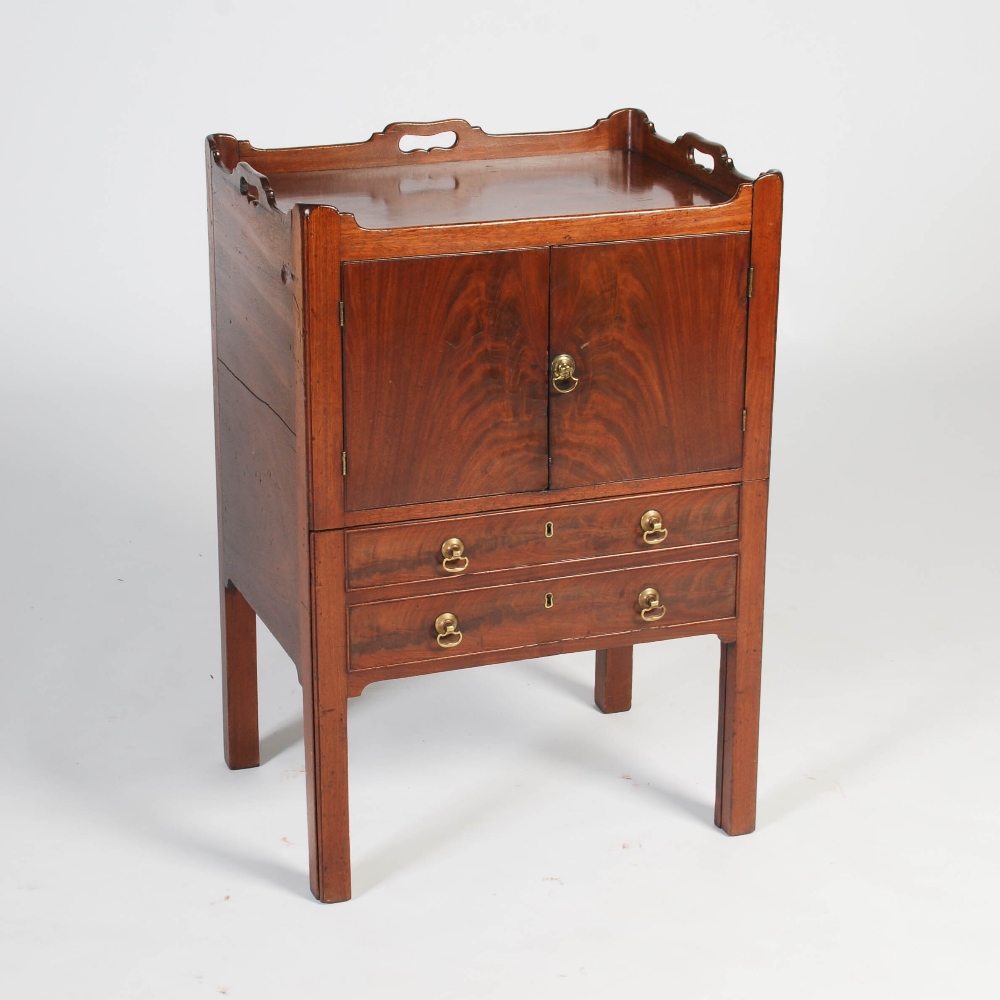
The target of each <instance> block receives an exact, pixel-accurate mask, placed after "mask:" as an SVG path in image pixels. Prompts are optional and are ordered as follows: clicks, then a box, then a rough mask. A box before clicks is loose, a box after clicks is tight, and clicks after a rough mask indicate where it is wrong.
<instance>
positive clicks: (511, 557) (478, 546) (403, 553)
mask: <svg viewBox="0 0 1000 1000" xmlns="http://www.w3.org/2000/svg"><path fill="white" fill-rule="evenodd" d="M738 507H739V487H738V486H710V487H707V488H704V489H695V490H675V491H672V492H670V493H652V494H645V495H641V496H633V497H625V498H621V499H610V500H586V501H579V502H577V503H564V504H553V505H551V506H547V507H533V508H530V509H527V510H510V511H500V512H496V513H491V514H472V515H468V516H464V517H452V518H440V519H435V520H428V521H411V522H409V523H405V524H387V525H381V526H379V527H375V528H353V529H349V530H348V531H347V532H346V536H347V585H348V587H350V588H351V589H352V590H360V589H364V588H366V587H379V586H384V585H385V584H393V583H407V582H416V581H419V580H433V579H435V578H437V579H446V578H448V577H458V576H462V577H464V578H466V579H467V578H469V577H474V576H478V575H479V574H482V573H491V572H495V571H497V570H503V569H512V568H514V567H520V566H541V565H545V564H546V563H559V562H568V561H571V560H578V559H591V558H595V557H600V556H609V555H620V554H623V553H628V552H658V551H662V550H663V549H668V548H677V547H679V546H685V545H702V544H705V543H707V542H721V541H728V540H730V539H734V538H736V537H737V534H738V531H737V528H738ZM647 513H648V514H650V515H655V518H656V519H658V520H657V521H656V523H658V524H659V525H660V528H659V529H656V528H654V529H652V530H644V529H645V528H649V527H650V522H649V521H646V522H645V523H644V521H643V518H644V515H646V514H647ZM449 543H452V547H451V548H450V549H449V548H448V544H449ZM454 543H457V545H456V544H454ZM445 549H448V551H449V552H452V553H456V554H454V555H452V557H451V558H449V559H446V558H445V551H444V550H445Z"/></svg>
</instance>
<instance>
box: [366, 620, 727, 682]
mask: <svg viewBox="0 0 1000 1000" xmlns="http://www.w3.org/2000/svg"><path fill="white" fill-rule="evenodd" d="M694 635H715V636H718V637H719V639H720V640H721V641H723V642H735V641H736V619H735V618H716V619H714V620H712V621H707V622H689V623H685V624H683V625H661V626H659V627H658V628H656V629H654V630H652V631H649V632H634V631H633V632H627V633H621V635H620V636H614V637H610V636H604V637H602V639H601V640H600V642H595V640H594V639H592V638H584V639H558V640H556V641H554V642H542V643H539V644H538V645H535V646H526V647H524V648H523V649H520V650H518V651H517V656H516V659H518V660H529V659H536V658H539V657H543V656H562V655H566V654H569V653H583V652H592V651H593V650H594V647H595V646H598V645H604V646H607V645H608V644H609V643H610V642H611V641H614V642H619V641H620V642H623V643H634V644H636V645H638V644H639V643H643V642H662V641H663V640H665V639H686V638H688V637H690V636H694ZM513 659H515V657H512V656H507V655H503V654H498V653H495V652H492V653H469V654H466V655H464V656H458V657H446V658H442V659H438V660H425V661H418V662H416V663H403V664H397V665H395V666H390V667H375V668H373V669H371V670H360V671H355V672H353V673H350V674H348V676H347V690H348V693H349V695H350V696H351V697H352V698H353V697H356V696H357V695H359V694H361V693H362V692H363V691H364V689H365V688H366V687H368V685H369V684H372V683H374V682H375V681H386V680H395V679H398V678H401V677H420V676H423V675H425V674H438V673H442V672H443V671H445V670H462V669H465V668H468V667H481V666H487V665H490V664H500V663H503V662H507V661H509V660H513Z"/></svg>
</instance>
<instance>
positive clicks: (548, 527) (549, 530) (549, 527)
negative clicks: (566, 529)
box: [545, 521, 556, 607]
mask: <svg viewBox="0 0 1000 1000" xmlns="http://www.w3.org/2000/svg"><path fill="white" fill-rule="evenodd" d="M555 530H556V526H555V525H554V524H553V523H552V522H551V521H546V522H545V537H546V538H551V537H552V534H553V532H554V531H555ZM545 606H546V607H551V605H548V604H546V605H545Z"/></svg>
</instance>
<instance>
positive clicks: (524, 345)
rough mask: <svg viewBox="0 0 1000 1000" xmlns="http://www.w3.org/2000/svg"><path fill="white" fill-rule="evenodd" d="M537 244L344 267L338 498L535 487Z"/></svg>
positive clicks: (540, 300) (541, 448)
mask: <svg viewBox="0 0 1000 1000" xmlns="http://www.w3.org/2000/svg"><path fill="white" fill-rule="evenodd" d="M547 279H548V254H547V253H546V252H545V251H540V250H533V251H530V250H529V251H524V252H520V253H498V254H487V255H467V256H459V257H432V258H424V259H419V260H416V259H411V260H392V261H372V262H366V263H358V264H348V265H345V266H344V278H343V281H344V310H345V323H344V415H345V428H346V429H345V440H346V451H347V507H348V509H351V510H357V509H359V508H365V507H382V506H386V505H389V504H402V503H416V502H420V501H428V500H442V499H445V498H453V497H472V496H483V495H487V494H493V493H518V492H520V491H522V490H539V489H544V487H545V485H546V483H547V481H548V464H547V453H546V342H547V323H546V318H547V316H546V314H547Z"/></svg>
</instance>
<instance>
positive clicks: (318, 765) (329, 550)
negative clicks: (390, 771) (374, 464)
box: [302, 531, 351, 903]
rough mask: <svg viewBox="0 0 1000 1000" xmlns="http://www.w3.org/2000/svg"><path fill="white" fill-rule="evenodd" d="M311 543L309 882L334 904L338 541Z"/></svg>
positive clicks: (346, 882)
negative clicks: (312, 602)
mask: <svg viewBox="0 0 1000 1000" xmlns="http://www.w3.org/2000/svg"><path fill="white" fill-rule="evenodd" d="M312 538H313V573H314V579H315V580H316V586H315V588H314V589H313V600H314V604H313V615H314V617H313V622H314V635H313V645H312V650H313V654H312V658H311V661H310V664H309V669H308V670H304V671H303V672H302V700H303V706H304V714H305V749H306V793H307V801H308V806H309V877H310V884H311V886H312V891H313V895H315V896H316V898H317V899H319V900H322V901H323V902H324V903H339V902H343V901H344V900H347V899H350V898H351V840H350V820H349V810H348V793H347V777H348V775H347V669H346V648H347V644H346V628H345V625H346V621H345V615H344V536H343V532H340V531H331V532H326V533H324V534H322V535H313V536H312Z"/></svg>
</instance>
